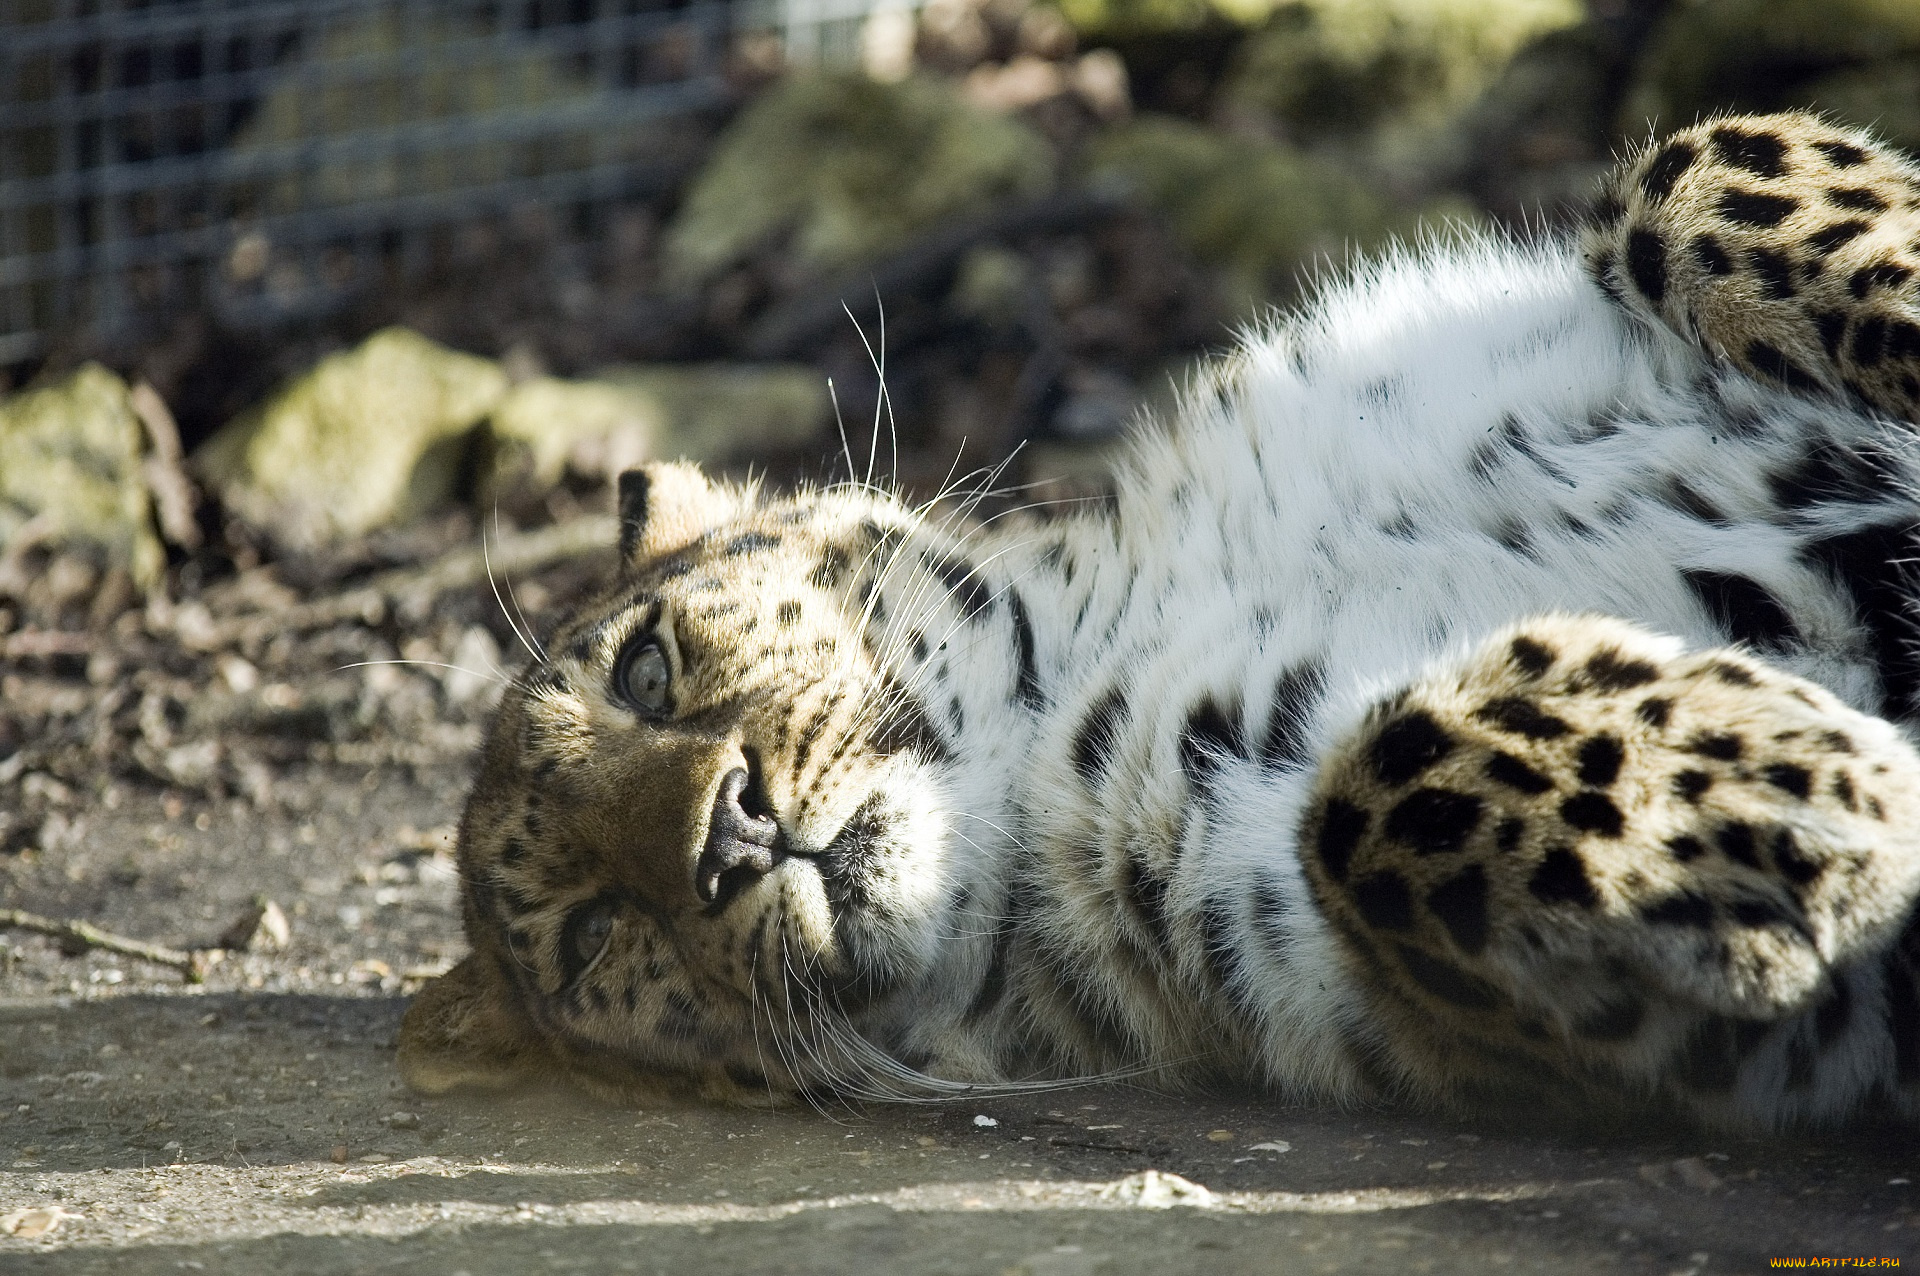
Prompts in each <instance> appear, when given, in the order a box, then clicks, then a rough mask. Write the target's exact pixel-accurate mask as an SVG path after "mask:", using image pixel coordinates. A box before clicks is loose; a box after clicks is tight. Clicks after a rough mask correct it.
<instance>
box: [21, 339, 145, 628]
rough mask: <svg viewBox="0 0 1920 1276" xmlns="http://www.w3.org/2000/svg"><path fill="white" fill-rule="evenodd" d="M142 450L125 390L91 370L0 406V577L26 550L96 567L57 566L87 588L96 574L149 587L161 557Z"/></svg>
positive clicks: (92, 366)
mask: <svg viewBox="0 0 1920 1276" xmlns="http://www.w3.org/2000/svg"><path fill="white" fill-rule="evenodd" d="M143 450H144V449H143V430H142V427H141V424H140V420H139V418H138V416H136V415H135V413H134V410H133V406H132V403H131V401H130V399H129V392H128V390H127V386H126V383H125V382H123V381H122V380H120V378H119V377H117V376H115V375H114V374H113V373H111V372H109V371H107V370H106V369H105V368H103V367H101V366H100V365H98V364H93V363H89V364H87V365H85V366H84V367H82V368H80V369H79V370H78V371H76V372H74V373H73V374H72V375H70V376H68V377H66V378H65V379H64V380H61V381H59V382H56V383H55V384H53V385H49V386H47V387H45V388H43V389H38V390H29V391H26V392H24V393H21V394H16V395H13V396H11V397H9V398H7V399H4V400H0V575H4V574H6V573H7V571H8V569H9V567H10V566H12V565H14V564H17V562H18V560H19V557H20V555H22V554H23V553H25V552H26V551H27V550H28V549H30V548H34V547H37V546H46V547H49V548H53V549H64V550H66V551H68V553H69V555H72V554H79V555H82V556H83V557H84V558H85V559H97V560H99V562H98V564H94V563H88V562H85V561H82V559H75V558H71V557H67V558H63V559H62V560H61V561H62V562H65V563H66V564H67V566H68V568H69V569H70V570H71V571H74V572H81V571H84V572H86V573H87V576H88V586H87V587H91V586H92V584H93V582H94V580H95V579H97V566H102V565H103V566H105V567H106V568H107V569H108V570H109V571H112V570H113V569H118V570H119V571H121V572H124V573H125V574H126V575H127V576H129V577H131V578H132V580H133V581H134V583H135V584H136V585H138V586H140V587H141V588H147V587H149V586H152V585H153V584H155V583H156V582H158V581H159V579H160V573H161V571H162V569H163V568H164V567H165V566H166V552H165V550H163V549H162V548H161V545H160V538H159V537H158V536H157V535H156V534H155V531H154V524H153V507H152V503H151V501H150V499H149V496H148V492H147V486H146V481H145V479H144V477H143V475H142V470H141V467H142V464H143V455H142V453H143ZM0 588H7V589H8V592H13V591H12V589H11V587H9V586H6V585H5V584H4V583H3V582H0Z"/></svg>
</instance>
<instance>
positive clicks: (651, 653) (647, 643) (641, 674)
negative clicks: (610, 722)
mask: <svg viewBox="0 0 1920 1276" xmlns="http://www.w3.org/2000/svg"><path fill="white" fill-rule="evenodd" d="M672 683H673V670H672V668H671V667H669V666H668V664H667V653H666V652H664V651H662V650H660V644H659V643H658V642H657V641H655V640H654V639H653V638H652V637H650V636H649V637H645V638H641V639H638V640H637V641H635V642H634V643H633V644H632V645H630V646H629V647H628V648H627V650H626V651H625V652H624V653H623V654H622V655H621V657H620V664H619V666H618V667H617V668H616V670H615V672H614V686H615V687H616V689H617V690H618V691H619V693H620V696H621V698H623V699H624V700H626V702H627V703H628V704H630V705H632V706H633V707H634V708H635V709H638V710H639V711H640V712H641V713H644V714H646V715H648V716H649V717H659V716H661V715H663V714H665V713H666V712H667V710H668V709H670V708H672V706H673V702H672V700H671V698H670V696H669V694H668V693H669V690H670V689H671V687H672Z"/></svg>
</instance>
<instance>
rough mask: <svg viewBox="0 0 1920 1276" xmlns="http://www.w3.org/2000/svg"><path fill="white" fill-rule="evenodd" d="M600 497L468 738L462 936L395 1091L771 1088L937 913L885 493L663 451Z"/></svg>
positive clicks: (948, 866)
mask: <svg viewBox="0 0 1920 1276" xmlns="http://www.w3.org/2000/svg"><path fill="white" fill-rule="evenodd" d="M619 498H620V523H621V543H620V551H621V553H620V557H621V564H622V565H621V569H620V572H619V575H618V578H617V580H616V581H615V582H614V583H613V585H612V586H611V587H610V588H608V589H607V590H606V591H605V592H604V593H603V594H601V595H600V596H599V597H598V598H597V599H595V600H594V601H593V602H592V603H591V604H589V605H588V606H586V607H585V608H583V609H582V610H581V611H580V612H579V613H578V614H577V615H575V616H574V617H573V618H572V619H571V620H569V621H568V622H567V623H565V624H563V625H562V626H561V627H560V628H559V630H558V631H557V632H556V633H554V634H553V635H552V636H551V638H550V639H549V640H548V641H547V643H546V644H545V650H546V656H545V658H544V659H541V660H538V661H536V662H535V663H534V665H533V666H532V667H531V668H530V669H529V670H528V671H527V672H526V673H525V674H524V675H523V676H521V677H520V678H518V679H516V680H515V682H514V684H513V685H512V687H511V688H510V689H509V690H508V691H507V693H506V695H505V697H504V699H503V702H502V704H501V707H500V709H499V712H498V716H497V718H496V720H495V721H494V723H493V726H492V730H491V733H490V735H489V737H488V740H487V744H486V747H485V750H484V754H483V756H482V758H481V761H480V764H479V767H478V771H477V774H476V776H475V779H474V783H473V790H472V793H471V795H470V797H469V799H468V803H467V807H466V812H465V815H464V817H463V819H462V822H461V826H460V849H459V858H460V870H461V880H462V883H463V891H464V900H463V906H464V914H465V923H466V931H467V936H468V939H469V940H470V942H471V945H472V952H471V954H470V955H469V956H468V957H467V958H466V959H465V960H464V961H462V962H461V963H460V964H459V965H458V966H457V967H456V968H455V969H454V970H453V971H451V972H450V973H449V974H447V975H445V976H443V977H442V978H441V979H439V980H437V981H435V983H433V984H431V985H429V987H428V988H427V989H426V990H425V991H424V992H423V993H422V995H421V996H420V997H419V998H418V999H417V1000H416V1002H415V1004H414V1005H413V1006H412V1008H411V1009H410V1010H409V1012H408V1015H407V1018H406V1022H405V1026H404V1027H403V1029H402V1033H401V1045H400V1061H401V1066H402V1070H403V1072H404V1074H405V1076H406V1078H407V1080H408V1081H409V1083H410V1084H412V1085H413V1086H414V1087H415V1088H417V1089H420V1090H423V1091H427V1092H438V1091H444V1090H447V1089H451V1088H454V1087H458V1086H498V1085H501V1084H505V1083H509V1082H513V1081H516V1080H518V1079H521V1078H525V1077H528V1076H531V1075H536V1074H540V1073H548V1074H555V1073H557V1074H562V1075H565V1076H567V1077H569V1078H570V1079H572V1080H575V1081H577V1082H581V1083H583V1084H585V1085H587V1086H588V1087H589V1088H594V1089H599V1090H603V1091H608V1090H611V1091H614V1092H617V1093H620V1094H625V1095H633V1094H636V1093H638V1094H649V1093H652V1092H654V1091H657V1090H660V1089H661V1088H663V1087H665V1088H668V1089H682V1090H684V1089H687V1088H691V1089H692V1090H694V1091H697V1092H699V1093H701V1094H703V1095H706V1096H709V1097H718V1098H724V1099H732V1100H737V1101H744V1102H756V1101H757V1102H766V1101H767V1100H768V1099H769V1097H772V1098H774V1099H780V1098H783V1097H785V1096H787V1095H790V1094H792V1093H794V1092H797V1091H800V1090H804V1089H806V1088H808V1087H811V1086H815V1085H823V1084H831V1083H832V1082H833V1081H834V1080H835V1074H836V1073H844V1072H845V1070H846V1069H847V1068H848V1067H850V1066H852V1064H851V1063H850V1059H849V1054H854V1055H857V1054H860V1053H862V1052H871V1051H873V1050H875V1049H877V1048H876V1047H873V1046H872V1045H871V1044H870V1043H871V1041H873V1040H875V1039H881V1040H884V1038H885V1036H886V1031H887V1030H886V1024H887V1022H888V1021H889V1015H890V1014H895V1013H899V1012H896V1011H894V1010H893V1008H894V1007H896V1006H899V1005H901V1004H904V1002H905V1001H907V1000H908V999H910V998H911V997H912V996H913V995H914V990H915V989H917V988H924V986H925V985H926V983H927V982H928V981H929V980H930V979H934V978H935V977H936V968H937V966H938V965H939V963H940V961H941V959H942V952H943V946H942V937H943V935H948V934H951V931H952V908H953V905H952V904H951V902H950V896H951V895H952V893H953V889H954V887H953V883H954V879H955V877H956V875H957V874H960V873H963V871H964V870H963V869H962V868H960V867H957V866H956V865H955V863H954V862H953V856H954V854H955V852H954V851H953V849H952V848H953V847H954V845H955V844H956V842H955V840H954V839H952V838H950V836H949V832H950V830H949V828H948V821H949V815H948V811H949V809H950V801H949V792H948V785H949V778H948V771H949V767H950V764H951V756H950V752H949V750H950V744H949V743H948V742H946V741H944V740H943V739H942V736H941V734H940V731H939V730H938V729H937V728H936V725H935V723H934V722H933V721H932V720H931V719H930V717H929V715H928V712H927V710H926V708H925V707H924V705H923V704H922V703H921V700H920V698H919V696H918V695H917V694H916V693H915V691H914V690H913V688H912V686H911V685H910V676H909V674H908V673H907V672H906V671H905V670H904V669H903V663H904V662H905V661H906V659H907V657H906V656H904V655H901V656H900V657H898V658H893V657H890V655H889V650H890V648H891V647H895V646H899V645H900V644H898V643H890V642H888V641H887V638H886V634H887V633H888V632H891V631H890V630H889V629H888V627H887V626H886V625H885V624H883V623H881V622H880V620H879V619H878V618H877V616H876V613H878V612H880V611H881V610H882V607H881V605H880V600H879V598H878V597H877V594H878V593H879V592H880V591H881V590H882V588H883V587H885V586H888V585H889V583H890V582H894V583H897V580H896V579H895V578H893V577H890V573H891V572H895V571H896V570H906V569H905V568H901V567H899V564H898V563H897V561H896V560H904V559H907V558H914V559H915V560H916V561H917V560H918V559H919V558H920V557H922V555H920V554H918V553H915V554H911V555H909V554H905V553H903V552H902V545H903V543H904V542H905V541H906V539H907V538H908V537H909V536H910V535H911V533H912V531H913V519H912V517H911V516H910V515H909V514H908V513H907V511H905V510H904V509H903V508H902V507H901V506H899V505H898V504H897V503H895V502H893V501H892V500H890V499H888V498H886V497H882V496H876V495H874V494H873V493H871V492H867V491H864V490H846V489H842V490H830V491H816V492H808V493H801V494H799V495H795V496H790V497H781V498H778V499H771V498H763V497H761V496H760V495H759V494H758V493H757V492H755V491H754V490H752V489H751V488H739V487H730V486H724V485H721V484H716V483H713V482H711V481H709V480H708V479H707V478H706V477H704V476H703V475H702V474H701V473H700V472H699V471H698V470H696V469H694V468H692V467H690V466H684V465H653V466H649V467H647V468H645V469H642V470H637V471H632V472H629V473H627V474H625V475H623V476H622V478H621V480H620V484H619ZM913 570H921V569H920V568H918V567H915V568H914V569H913ZM901 592H902V593H904V594H905V595H906V596H909V597H911V596H913V595H915V594H916V593H919V592H924V591H918V590H915V589H914V588H912V587H908V588H905V589H904V590H902V591H901ZM894 628H895V629H896V630H897V628H898V626H895V627H894Z"/></svg>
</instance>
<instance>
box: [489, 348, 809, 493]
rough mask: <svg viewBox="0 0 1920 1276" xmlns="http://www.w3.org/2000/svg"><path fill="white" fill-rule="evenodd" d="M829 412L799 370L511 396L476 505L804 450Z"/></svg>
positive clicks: (494, 419) (591, 383)
mask: <svg viewBox="0 0 1920 1276" xmlns="http://www.w3.org/2000/svg"><path fill="white" fill-rule="evenodd" d="M830 411H831V403H830V400H829V398H828V395H827V387H826V381H825V379H824V378H823V377H822V376H821V374H820V373H819V372H818V371H816V370H814V369H812V368H809V367H805V366H801V365H781V364H706V365H703V364H650V365H631V366H616V367H611V368H606V369H603V370H601V372H600V373H599V374H598V375H597V376H596V377H595V378H594V379H592V380H586V381H562V380H559V379H557V378H552V377H539V378H536V379H534V380H532V381H527V382H523V383H522V384H520V385H517V386H515V387H514V388H513V389H512V390H511V391H509V392H508V393H507V396H506V397H505V398H504V399H502V400H501V402H500V404H499V406H498V407H496V408H495V409H494V411H493V415H492V416H491V417H490V418H489V421H488V436H489V443H490V446H489V456H488V459H487V461H486V462H485V464H484V478H483V481H482V484H481V500H482V501H483V503H490V502H491V501H492V500H494V499H496V498H498V499H501V500H504V501H506V502H507V503H509V504H512V503H513V502H514V501H515V500H517V499H521V498H525V497H528V496H538V495H540V494H541V493H544V492H546V491H549V490H551V489H552V488H553V487H554V486H555V485H556V484H558V483H559V482H560V481H561V480H562V479H563V478H565V477H566V476H568V475H572V476H574V477H576V478H582V479H587V480H589V481H604V480H608V479H611V478H613V477H615V476H616V475H618V474H619V473H620V472H621V471H622V470H626V469H630V468H632V467H633V466H635V465H638V464H640V463H641V462H642V461H645V460H648V459H651V458H654V457H662V458H674V457H680V458H684V459H686V460H691V461H699V462H701V463H703V464H709V465H713V464H720V463H723V462H726V461H729V460H735V459H739V458H742V457H747V456H756V455H762V454H766V453H769V452H773V453H778V452H788V451H792V450H794V449H797V448H804V447H806V446H807V445H808V444H810V443H812V442H813V441H815V440H816V439H817V438H819V437H820V433H821V429H822V427H823V426H824V425H825V424H826V423H827V420H828V414H829V412H830Z"/></svg>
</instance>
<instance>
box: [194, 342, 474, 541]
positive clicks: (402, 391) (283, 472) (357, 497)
mask: <svg viewBox="0 0 1920 1276" xmlns="http://www.w3.org/2000/svg"><path fill="white" fill-rule="evenodd" d="M506 391H507V377H506V374H505V373H504V372H502V371H501V370H500V367H499V365H497V364H495V363H494V362H492V361H491V360H489V359H481V358H476V357H475V356H473V355H468V354H461V353H459V352H457V351H453V350H449V349H447V348H446V347H444V346H440V345H437V344H435V343H434V342H432V341H429V340H427V338H425V337H423V336H421V335H420V334H418V333H416V332H412V331H409V330H408V329H405V328H388V329H385V330H384V331H381V332H377V333H375V334H374V335H373V336H371V337H369V338H367V339H366V341H364V342H363V343H361V344H360V345H359V346H358V347H356V348H355V349H353V350H349V351H346V352H343V353H341V354H336V355H331V356H329V357H328V358H326V359H323V360H321V361H320V363H318V364H317V365H315V366H314V367H313V368H312V369H311V370H309V371H308V372H306V373H304V374H302V375H301V376H299V377H296V378H295V379H294V380H292V381H291V382H289V383H288V384H287V385H286V386H284V387H283V388H282V389H280V390H279V391H278V392H276V393H275V394H274V395H273V396H272V397H271V398H270V399H268V400H267V401H266V402H265V403H263V404H261V405H260V406H259V407H257V408H253V409H250V410H249V411H247V412H245V413H242V414H241V415H240V416H239V417H236V418H235V419H234V420H233V421H231V422H229V423H228V424H227V425H226V426H224V427H223V428H222V429H221V430H220V431H219V433H217V434H215V435H214V436H213V437H212V438H211V439H208V440H207V441H206V443H204V444H203V445H201V447H200V449H199V450H198V451H197V452H196V453H195V455H194V458H193V462H194V467H195V469H196V470H197V471H198V472H199V473H200V475H201V476H202V477H203V478H204V479H206V481H207V482H208V483H209V484H210V485H211V486H212V487H213V488H214V489H215V490H216V491H218V492H219V493H220V497H221V499H222V500H223V501H224V502H225V503H226V505H227V508H228V509H230V510H232V511H234V512H235V513H238V514H239V515H240V516H241V517H243V518H245V519H246V520H247V521H248V522H250V523H252V524H254V525H255V526H257V527H259V528H261V529H262V530H264V531H266V532H267V533H268V534H269V535H271V536H272V537H274V538H275V539H276V540H278V541H280V542H281V543H283V544H285V545H287V546H289V547H292V548H296V549H300V548H312V547H314V546H317V545H319V544H322V543H324V542H326V541H328V540H332V539H335V538H338V537H345V536H357V535H360V534H362V533H365V532H369V531H372V530H373V529H375V528H377V527H386V526H391V525H394V524H398V523H404V522H407V521H408V520H410V519H413V518H416V517H418V516H420V515H422V514H425V513H428V512H430V511H432V510H435V509H438V508H440V507H441V506H443V505H445V504H446V503H447V502H448V501H449V500H451V499H452V498H453V496H454V494H455V490H456V487H457V484H458V481H459V477H460V472H461V467H462V464H463V461H464V459H465V450H466V446H467V443H468V441H469V435H470V432H471V431H472V430H473V428H474V427H475V426H476V425H478V424H479V422H480V421H481V419H482V418H484V417H485V416H486V415H487V414H488V413H489V412H491V411H492V410H493V408H494V405H495V404H497V403H498V402H499V401H500V400H501V398H502V396H504V395H505V394H506Z"/></svg>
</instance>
